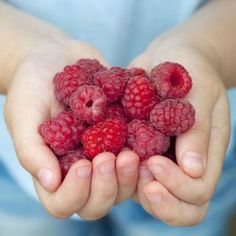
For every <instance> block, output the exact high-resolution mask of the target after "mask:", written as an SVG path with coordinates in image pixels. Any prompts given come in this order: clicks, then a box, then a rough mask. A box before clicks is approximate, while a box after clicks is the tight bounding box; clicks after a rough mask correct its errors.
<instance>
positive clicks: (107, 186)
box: [78, 152, 118, 220]
mask: <svg viewBox="0 0 236 236" xmlns="http://www.w3.org/2000/svg"><path fill="white" fill-rule="evenodd" d="M115 159H116V157H115V156H114V155H113V154H112V153H108V152H104V153H101V154H99V155H97V156H96V157H95V158H94V159H93V175H92V183H91V190H90V196H89V199H88V201H87V203H86V204H85V206H84V207H82V208H81V209H80V210H79V211H78V214H79V216H80V217H82V218H83V219H86V220H96V219H99V218H101V217H103V216H105V215H106V214H107V212H108V211H109V209H110V208H111V207H112V206H113V205H114V203H115V200H116V198H117V193H118V186H117V179H116V172H115Z"/></svg>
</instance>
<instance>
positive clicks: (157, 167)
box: [149, 163, 164, 176]
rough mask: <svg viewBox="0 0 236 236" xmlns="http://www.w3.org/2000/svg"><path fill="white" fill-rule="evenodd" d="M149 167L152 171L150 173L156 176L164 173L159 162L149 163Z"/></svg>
mask: <svg viewBox="0 0 236 236" xmlns="http://www.w3.org/2000/svg"><path fill="white" fill-rule="evenodd" d="M149 168H150V170H151V171H152V173H153V174H155V175H157V176H161V175H163V173H164V169H163V167H162V166H161V165H159V164H154V163H153V164H152V165H150V167H149Z"/></svg>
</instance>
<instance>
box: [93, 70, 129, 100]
mask: <svg viewBox="0 0 236 236" xmlns="http://www.w3.org/2000/svg"><path fill="white" fill-rule="evenodd" d="M129 78H130V72H129V71H128V70H126V69H123V68H120V67H112V68H111V69H110V70H105V71H101V72H98V73H96V74H95V75H94V84H96V85H98V86H100V87H101V88H102V89H103V92H104V93H105V94H106V96H107V99H108V102H115V101H118V100H119V99H121V98H122V97H123V95H124V91H125V88H126V84H127V81H128V80H129Z"/></svg>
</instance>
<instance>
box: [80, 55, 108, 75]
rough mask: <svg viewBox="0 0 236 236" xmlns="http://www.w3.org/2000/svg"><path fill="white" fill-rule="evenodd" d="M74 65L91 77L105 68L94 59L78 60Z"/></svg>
mask: <svg viewBox="0 0 236 236" xmlns="http://www.w3.org/2000/svg"><path fill="white" fill-rule="evenodd" d="M76 64H77V65H79V66H81V67H82V68H83V69H84V70H85V71H86V72H87V73H88V74H89V75H91V76H92V77H93V76H94V74H95V73H97V72H98V71H103V70H106V67H105V66H103V65H102V64H100V63H99V61H98V60H96V59H80V60H78V61H77V62H76Z"/></svg>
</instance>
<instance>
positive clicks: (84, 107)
mask: <svg viewBox="0 0 236 236" xmlns="http://www.w3.org/2000/svg"><path fill="white" fill-rule="evenodd" d="M106 103H107V98H106V96H105V94H104V92H103V91H102V89H101V88H99V87H97V86H93V85H83V86H81V87H80V88H78V89H77V91H76V92H75V93H74V94H73V95H72V96H71V99H70V106H71V109H72V111H73V113H74V115H75V117H77V118H78V119H80V120H84V121H87V122H88V123H89V124H94V123H97V122H99V121H101V120H103V119H104V117H105V115H106V113H105V111H106Z"/></svg>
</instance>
